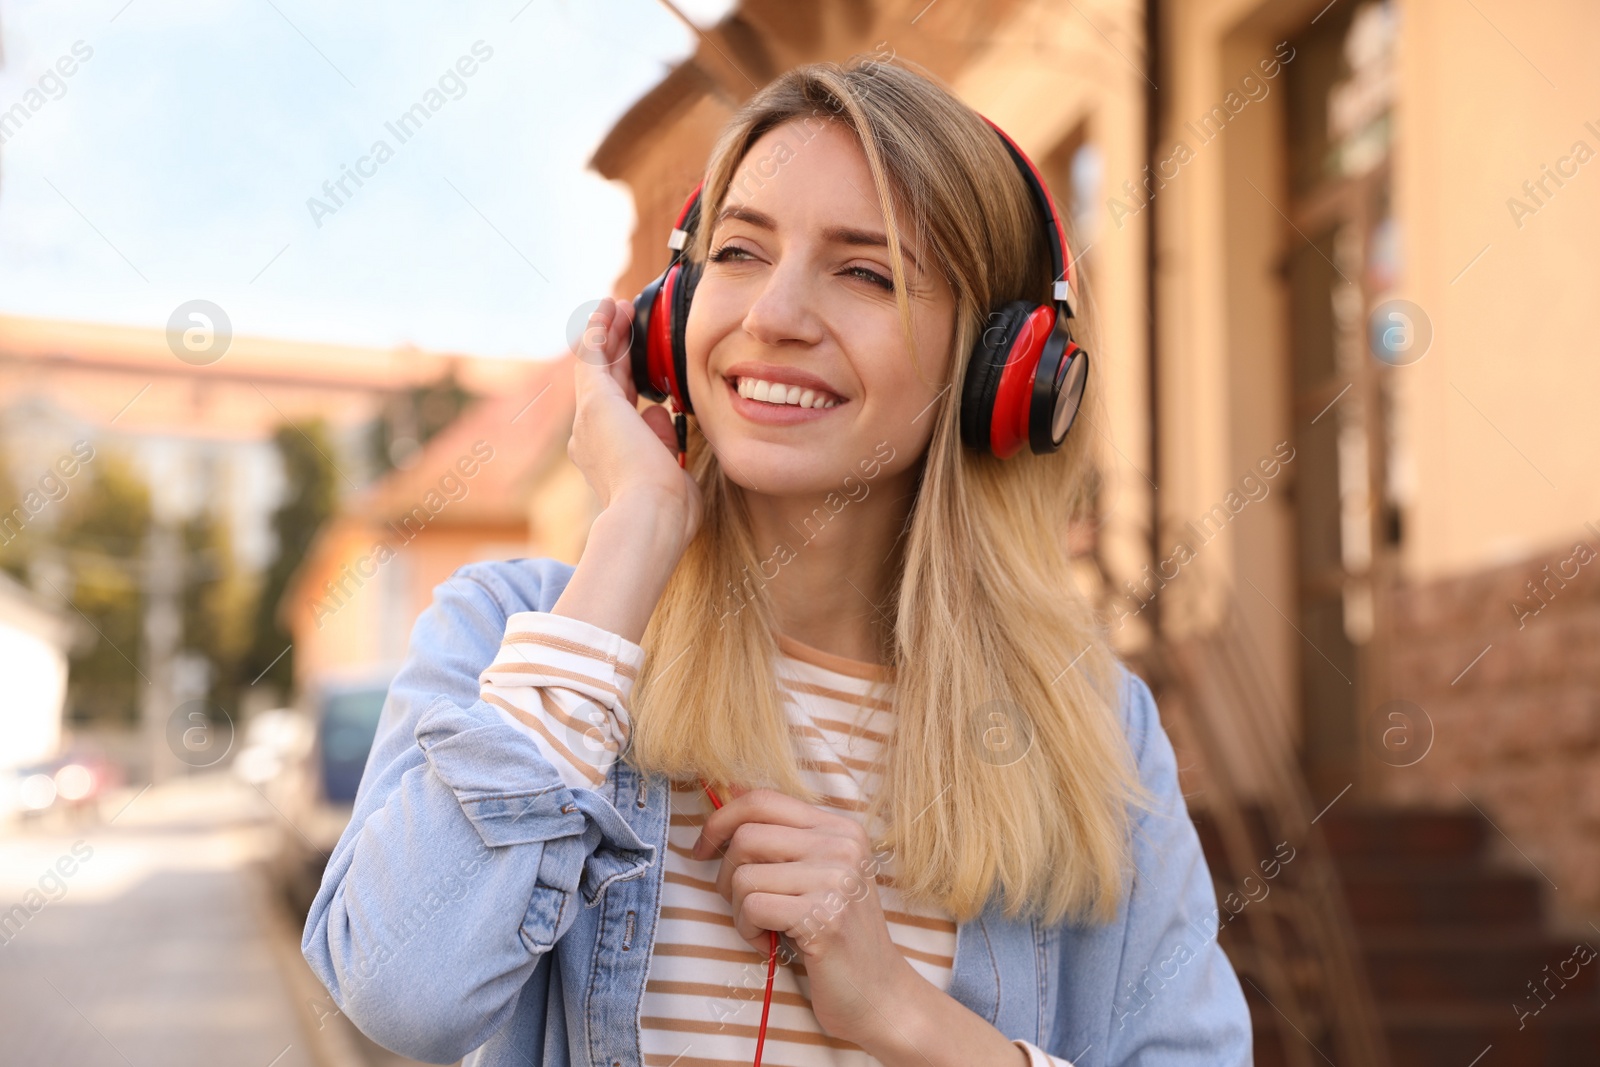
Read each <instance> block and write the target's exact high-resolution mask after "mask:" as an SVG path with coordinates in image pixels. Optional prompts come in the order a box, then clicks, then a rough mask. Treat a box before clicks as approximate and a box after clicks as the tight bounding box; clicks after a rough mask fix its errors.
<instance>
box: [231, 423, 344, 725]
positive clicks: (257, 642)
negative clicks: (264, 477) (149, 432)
mask: <svg viewBox="0 0 1600 1067" xmlns="http://www.w3.org/2000/svg"><path fill="white" fill-rule="evenodd" d="M273 438H274V441H275V443H276V444H277V448H278V457H279V459H280V460H281V461H282V463H283V471H284V481H285V484H286V488H285V490H284V496H283V501H282V502H281V503H280V504H279V505H278V508H277V510H276V511H274V512H273V513H272V532H273V534H274V535H275V536H276V538H277V551H276V554H275V555H274V556H273V559H272V562H271V563H270V564H269V565H268V566H267V569H266V573H265V574H264V576H263V577H262V581H261V586H260V591H259V593H258V595H257V597H256V603H255V611H254V616H255V620H254V626H253V628H252V629H253V633H252V636H251V642H250V651H249V653H248V654H246V655H245V657H244V659H243V662H242V669H241V670H240V671H239V674H238V677H239V679H240V680H241V682H242V684H244V685H250V684H252V683H253V682H254V681H255V680H256V679H257V678H258V677H259V680H260V682H261V683H265V684H268V685H271V686H272V687H274V688H275V689H277V690H278V692H280V693H282V694H284V695H286V696H287V695H288V694H289V692H290V691H291V690H292V688H293V683H294V650H293V648H291V647H290V644H291V641H290V636H289V634H288V632H287V631H285V630H284V628H283V626H282V624H280V623H279V621H278V602H279V601H280V600H282V599H283V595H284V593H285V592H286V591H287V590H288V588H289V582H290V580H291V579H292V578H293V577H294V572H295V571H296V570H298V569H299V567H300V563H301V561H302V560H303V559H304V558H305V555H306V552H307V550H309V549H310V547H311V542H312V540H313V539H314V538H315V537H316V535H317V531H318V530H319V529H321V528H322V524H323V523H324V522H326V521H327V520H328V519H329V518H330V517H331V516H332V515H333V513H334V510H335V508H336V507H337V506H338V501H339V486H338V478H339V472H338V470H337V468H336V467H335V466H334V465H333V461H332V459H331V458H330V457H331V456H332V455H333V443H332V441H331V440H330V439H329V435H328V428H327V425H326V424H325V423H324V422H323V421H322V420H321V419H316V420H313V421H310V422H306V423H303V424H299V425H295V424H285V425H283V426H280V427H278V429H277V431H276V433H275V434H274V435H273ZM285 649H288V652H287V653H285V652H284V650H285Z"/></svg>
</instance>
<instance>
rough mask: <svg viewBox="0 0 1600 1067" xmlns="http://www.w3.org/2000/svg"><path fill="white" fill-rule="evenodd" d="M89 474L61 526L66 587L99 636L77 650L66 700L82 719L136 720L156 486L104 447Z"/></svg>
mask: <svg viewBox="0 0 1600 1067" xmlns="http://www.w3.org/2000/svg"><path fill="white" fill-rule="evenodd" d="M86 473H87V475H88V484H86V485H82V486H79V487H78V489H76V490H74V491H73V493H72V494H71V496H69V497H68V498H67V500H66V501H65V504H66V507H65V510H64V511H63V513H62V517H61V523H60V525H59V527H58V528H57V530H56V540H57V543H58V545H59V546H60V558H61V559H62V561H63V562H64V563H65V564H66V567H67V571H68V573H69V574H70V576H71V578H70V584H71V588H70V589H63V590H61V593H63V594H64V595H66V596H67V597H68V598H69V599H70V600H71V601H72V606H73V607H74V608H76V609H77V610H78V611H79V612H81V613H82V615H83V617H85V618H87V620H88V622H89V624H90V625H91V626H92V628H93V629H94V631H95V637H94V640H93V641H92V642H89V643H88V644H87V645H85V646H84V647H82V648H80V649H79V650H77V651H76V652H74V653H73V655H72V656H71V659H70V664H69V674H68V683H67V703H68V706H69V707H70V708H71V709H72V718H73V719H74V720H77V721H97V722H123V723H134V722H137V721H138V720H139V696H140V689H141V688H142V687H143V686H144V684H145V680H144V678H143V677H141V676H140V673H139V669H138V668H137V667H136V666H135V665H136V664H137V663H138V662H139V657H140V655H141V645H142V636H143V621H144V620H143V612H144V593H143V590H142V588H141V585H140V574H141V573H142V553H143V550H144V544H145V538H146V537H147V536H148V535H149V531H150V488H149V486H148V485H146V484H145V481H144V478H143V477H142V476H141V475H140V474H139V472H138V470H137V469H136V468H135V467H134V465H133V464H132V463H131V462H130V461H129V460H128V459H127V458H126V457H124V456H120V455H117V454H115V453H113V452H110V451H109V450H106V449H103V448H102V449H100V450H99V454H98V455H96V457H95V461H94V463H93V464H91V465H89V467H88V468H87V470H86ZM80 477H82V475H80Z"/></svg>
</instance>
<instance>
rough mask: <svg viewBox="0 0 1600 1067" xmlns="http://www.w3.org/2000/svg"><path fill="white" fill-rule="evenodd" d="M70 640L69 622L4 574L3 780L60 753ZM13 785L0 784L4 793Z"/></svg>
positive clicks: (0, 620)
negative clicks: (15, 772) (7, 774)
mask: <svg viewBox="0 0 1600 1067" xmlns="http://www.w3.org/2000/svg"><path fill="white" fill-rule="evenodd" d="M71 639H72V631H71V628H70V625H69V623H68V621H67V620H66V619H65V618H63V617H62V616H61V615H60V614H59V613H58V612H57V611H56V610H54V608H53V607H52V606H51V605H49V604H46V603H44V602H43V601H42V600H41V599H40V598H39V597H38V596H36V595H35V594H34V593H33V592H32V591H30V590H29V589H27V588H25V587H24V586H21V585H18V584H17V583H16V582H15V581H12V579H11V578H10V576H8V575H6V574H3V573H0V677H4V678H5V679H6V695H5V699H4V700H0V777H3V776H4V773H5V772H7V771H10V770H14V769H16V768H18V767H25V766H27V765H29V764H33V763H40V762H43V761H44V760H47V759H49V758H51V757H52V756H54V755H55V754H56V752H57V751H58V750H59V749H60V747H61V713H62V709H63V705H64V703H65V700H66V696H67V649H68V646H69V645H70V643H71ZM9 784H10V783H9V782H6V781H0V787H4V786H7V785H9ZM3 799H4V798H0V800H3Z"/></svg>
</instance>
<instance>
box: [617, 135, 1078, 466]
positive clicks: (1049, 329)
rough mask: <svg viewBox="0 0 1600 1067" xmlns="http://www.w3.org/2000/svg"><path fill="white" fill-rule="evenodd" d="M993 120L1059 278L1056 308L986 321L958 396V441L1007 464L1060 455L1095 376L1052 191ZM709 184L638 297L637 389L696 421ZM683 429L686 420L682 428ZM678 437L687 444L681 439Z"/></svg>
mask: <svg viewBox="0 0 1600 1067" xmlns="http://www.w3.org/2000/svg"><path fill="white" fill-rule="evenodd" d="M984 121H985V122H988V123H989V125H990V126H991V127H993V128H994V131H995V132H996V133H998V134H999V135H1000V139H1001V140H1002V141H1004V142H1005V146H1006V150H1007V151H1009V152H1010V153H1011V158H1012V160H1013V162H1015V163H1016V165H1017V169H1018V170H1019V171H1021V172H1022V177H1023V179H1024V180H1025V181H1026V182H1027V183H1028V188H1030V189H1031V190H1033V199H1034V203H1035V204H1036V205H1037V206H1038V208H1039V211H1040V214H1041V215H1042V216H1043V218H1044V223H1045V231H1046V238H1047V243H1048V244H1049V247H1050V262H1051V266H1052V267H1053V269H1054V271H1055V283H1054V289H1053V292H1052V294H1051V302H1050V303H1048V304H1035V303H1032V302H1030V301H1027V300H1013V301H1011V302H1010V303H1008V304H1006V305H1004V306H1002V307H1000V308H997V309H996V310H994V311H991V312H990V313H989V321H988V325H987V326H985V327H984V330H983V332H982V333H981V334H980V335H979V337H978V340H977V342H976V343H975V344H974V345H973V349H972V356H971V358H970V359H969V360H968V362H967V373H966V378H965V381H964V382H963V385H962V392H961V440H962V441H963V442H964V443H965V444H966V445H967V446H968V447H970V448H973V449H976V450H978V451H980V452H986V453H989V454H991V455H994V456H998V457H999V458H1001V459H1005V458H1006V457H1008V456H1011V455H1013V454H1015V453H1016V452H1017V451H1019V450H1020V449H1021V448H1022V446H1023V445H1024V444H1027V445H1028V446H1029V447H1030V448H1032V449H1033V451H1034V452H1037V453H1043V452H1054V451H1055V450H1056V449H1058V448H1060V447H1061V442H1062V441H1064V440H1065V439H1066V436H1067V431H1068V430H1070V429H1071V428H1072V423H1073V420H1074V419H1075V418H1076V417H1077V414H1078V408H1079V407H1080V406H1081V405H1082V403H1083V392H1084V388H1085V386H1086V385H1087V383H1088V378H1089V353H1088V352H1086V351H1084V350H1083V349H1082V348H1080V347H1078V345H1077V343H1076V342H1074V341H1073V340H1072V334H1071V332H1070V331H1069V330H1068V327H1067V320H1068V319H1070V318H1072V317H1073V295H1072V274H1071V272H1072V261H1071V258H1070V257H1069V255H1068V254H1067V242H1066V239H1065V238H1064V237H1063V236H1062V233H1061V220H1060V218H1059V217H1058V216H1057V215H1056V209H1055V204H1054V202H1053V201H1052V200H1051V199H1050V191H1049V190H1048V189H1046V188H1045V184H1044V179H1043V178H1041V177H1040V176H1039V171H1038V169H1037V168H1036V167H1035V166H1034V165H1033V162H1032V161H1031V160H1029V159H1028V157H1027V156H1026V155H1024V154H1023V152H1022V149H1020V148H1018V147H1017V145H1016V142H1014V141H1013V140H1012V139H1011V138H1010V137H1008V136H1007V135H1006V133H1005V131H1004V130H1002V129H1000V127H998V126H995V124H994V123H993V122H989V120H988V119H987V118H986V119H984ZM704 185H705V182H704V181H702V182H701V183H700V184H699V185H697V186H695V189H694V192H692V193H690V194H689V199H688V200H687V201H685V202H684V205H683V210H682V211H680V212H679V213H678V221H677V223H676V225H674V226H673V229H672V236H671V237H670V238H669V239H668V240H667V247H668V248H669V249H671V250H672V261H671V262H670V263H669V264H668V266H667V269H666V270H664V271H662V272H661V275H660V276H659V277H657V278H656V279H655V281H653V282H651V283H650V284H649V285H646V286H645V287H644V289H643V290H641V291H640V293H639V295H638V296H636V297H634V299H633V308H634V316H633V326H634V330H633V343H632V347H631V351H630V358H631V361H632V365H633V383H634V386H635V388H637V389H638V391H639V395H640V396H643V397H647V398H648V399H650V400H655V401H663V400H667V399H668V398H670V399H671V400H672V402H673V404H674V405H675V406H676V408H677V409H678V411H680V412H688V413H689V414H693V413H694V405H693V403H692V402H691V401H690V398H689V388H688V373H687V369H686V367H687V355H686V353H685V350H684V343H683V329H684V324H685V323H686V322H688V320H689V302H690V301H691V300H693V299H694V290H695V286H697V285H698V284H699V282H700V274H701V271H702V270H703V269H704V265H703V264H700V263H694V262H691V261H690V260H688V259H686V258H684V255H683V253H684V249H686V248H687V247H688V246H689V236H690V234H692V233H693V232H694V228H695V226H697V225H698V224H699V220H700V190H701V189H702V188H703V187H704ZM678 422H679V425H680V427H681V425H682V420H681V419H680V420H678ZM681 432H682V431H681V429H680V436H681Z"/></svg>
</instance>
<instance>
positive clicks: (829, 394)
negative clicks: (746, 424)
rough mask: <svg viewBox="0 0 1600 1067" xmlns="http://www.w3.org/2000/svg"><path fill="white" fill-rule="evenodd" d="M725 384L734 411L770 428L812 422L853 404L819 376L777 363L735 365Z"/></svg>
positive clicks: (727, 375)
mask: <svg viewBox="0 0 1600 1067" xmlns="http://www.w3.org/2000/svg"><path fill="white" fill-rule="evenodd" d="M723 381H725V382H727V383H728V396H729V400H730V402H731V403H732V405H733V410H735V411H737V412H738V413H739V414H740V415H743V416H744V417H745V418H747V419H749V420H750V421H751V422H758V423H762V424H764V425H768V426H788V425H791V424H793V423H797V422H810V421H811V420H813V419H819V418H822V417H823V416H824V415H825V414H826V413H827V412H829V411H832V410H833V409H834V408H837V407H840V406H841V405H844V404H848V403H849V402H850V399H849V397H845V396H840V395H839V393H838V392H837V391H835V390H834V389H833V387H832V386H830V385H829V384H828V383H827V381H825V380H824V379H822V378H819V377H818V376H817V375H815V374H812V373H810V372H809V371H804V370H801V369H800V368H798V367H786V366H781V365H779V364H776V363H760V362H754V361H745V362H740V363H735V364H734V365H733V366H731V367H728V368H726V369H725V370H724V371H723Z"/></svg>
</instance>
